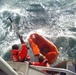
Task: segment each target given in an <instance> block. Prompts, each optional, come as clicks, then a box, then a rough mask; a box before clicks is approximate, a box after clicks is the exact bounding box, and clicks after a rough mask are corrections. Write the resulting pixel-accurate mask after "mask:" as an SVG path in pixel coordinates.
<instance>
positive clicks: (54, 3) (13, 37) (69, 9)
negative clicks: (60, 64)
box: [0, 0, 76, 61]
mask: <svg viewBox="0 0 76 75" xmlns="http://www.w3.org/2000/svg"><path fill="white" fill-rule="evenodd" d="M8 17H11V18H12V20H13V22H14V23H15V25H16V27H17V29H18V30H19V33H20V34H21V35H22V36H23V38H24V40H25V41H26V42H27V37H28V35H29V34H31V33H33V32H37V33H39V34H40V35H42V36H45V37H46V38H47V39H49V40H51V41H52V42H53V43H54V44H55V45H56V46H57V48H58V50H59V53H60V54H59V60H61V61H62V60H72V59H74V60H76V0H0V56H1V57H3V58H4V59H5V60H10V50H11V46H12V45H13V44H15V43H17V44H19V43H20V41H19V39H18V37H17V34H16V33H15V30H14V29H13V28H12V25H11V23H10V21H9V20H8ZM29 54H31V56H32V57H33V54H32V51H31V49H30V50H29Z"/></svg>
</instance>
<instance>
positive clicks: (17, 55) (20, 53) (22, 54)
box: [11, 34, 30, 62]
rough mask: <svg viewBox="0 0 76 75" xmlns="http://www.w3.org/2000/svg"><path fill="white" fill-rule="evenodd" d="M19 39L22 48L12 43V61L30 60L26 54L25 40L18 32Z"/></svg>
mask: <svg viewBox="0 0 76 75" xmlns="http://www.w3.org/2000/svg"><path fill="white" fill-rule="evenodd" d="M18 36H19V39H20V41H21V47H22V50H19V46H18V45H17V44H14V45H13V46H12V50H11V60H13V61H14V62H24V61H25V59H26V60H30V56H29V55H28V48H27V46H26V45H25V42H24V41H23V39H22V36H20V34H18Z"/></svg>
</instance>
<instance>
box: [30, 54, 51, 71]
mask: <svg viewBox="0 0 76 75" xmlns="http://www.w3.org/2000/svg"><path fill="white" fill-rule="evenodd" d="M37 58H38V62H29V64H30V65H35V66H44V67H50V65H49V63H48V60H47V59H46V58H44V57H43V56H42V55H39V56H38V57H37ZM43 72H47V71H46V70H43Z"/></svg>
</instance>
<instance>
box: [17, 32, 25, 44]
mask: <svg viewBox="0 0 76 75" xmlns="http://www.w3.org/2000/svg"><path fill="white" fill-rule="evenodd" d="M17 34H18V37H19V39H20V41H21V43H24V40H23V39H22V36H21V35H20V34H19V33H17Z"/></svg>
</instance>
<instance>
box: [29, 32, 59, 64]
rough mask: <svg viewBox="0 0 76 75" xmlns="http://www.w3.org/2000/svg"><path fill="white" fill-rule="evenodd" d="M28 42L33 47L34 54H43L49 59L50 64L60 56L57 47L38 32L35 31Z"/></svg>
mask: <svg viewBox="0 0 76 75" xmlns="http://www.w3.org/2000/svg"><path fill="white" fill-rule="evenodd" d="M28 42H29V44H30V46H31V48H32V51H33V53H34V56H37V55H40V54H42V55H43V56H45V57H46V59H48V62H49V64H53V63H54V62H55V61H56V59H57V57H58V54H59V52H58V49H57V47H56V46H55V45H54V44H53V43H52V42H51V41H49V40H47V39H46V38H44V37H42V36H41V35H39V34H37V33H33V34H31V35H30V37H29V38H28Z"/></svg>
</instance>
